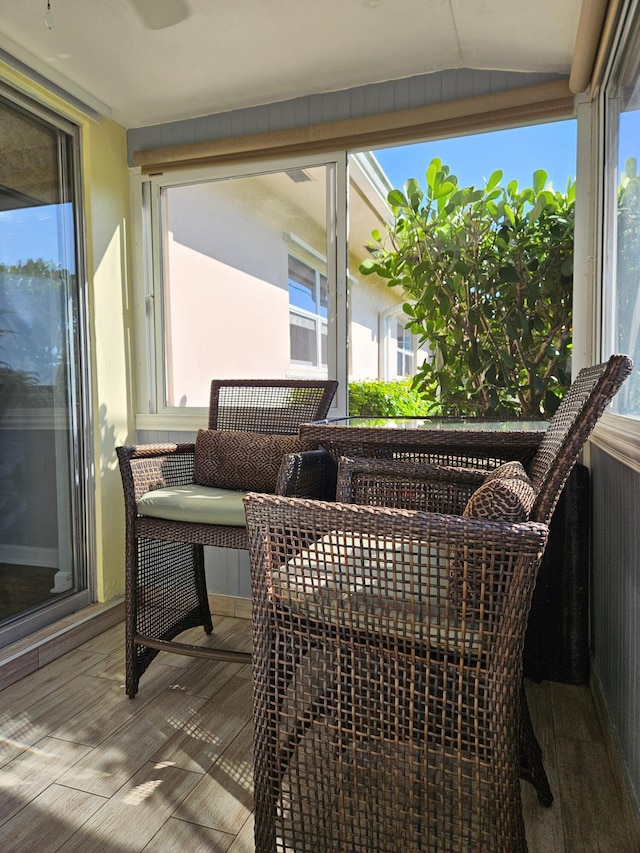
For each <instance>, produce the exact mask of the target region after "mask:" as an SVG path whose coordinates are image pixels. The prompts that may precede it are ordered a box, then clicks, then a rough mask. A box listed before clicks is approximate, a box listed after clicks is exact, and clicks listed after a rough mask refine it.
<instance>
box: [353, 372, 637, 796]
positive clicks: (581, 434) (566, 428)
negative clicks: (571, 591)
mask: <svg viewBox="0 0 640 853" xmlns="http://www.w3.org/2000/svg"><path fill="white" fill-rule="evenodd" d="M632 367H633V365H632V362H631V360H630V359H629V358H627V357H626V356H624V355H614V356H611V358H610V359H609V360H608V361H607V362H604V363H602V364H599V365H596V366H594V367H589V368H585V369H584V370H581V371H580V372H579V374H578V376H577V377H576V379H575V381H574V382H573V384H572V385H571V388H570V389H569V391H568V392H567V394H566V396H565V397H564V399H563V401H562V403H561V404H560V406H559V408H558V411H557V412H556V414H555V415H554V417H553V418H552V420H551V421H550V423H549V427H548V429H547V431H546V434H545V436H544V438H543V440H542V443H541V444H540V447H539V449H538V451H537V453H536V455H535V457H534V458H533V460H532V462H531V464H530V466H529V475H530V478H531V482H532V484H533V487H534V489H535V493H536V497H535V501H534V503H533V506H532V508H531V511H530V513H529V515H528V518H529V520H532V521H537V522H541V523H543V524H547V525H548V524H549V523H550V521H551V517H552V515H553V511H554V509H555V507H556V504H557V502H558V500H559V498H560V494H561V492H562V489H563V487H564V485H565V483H566V481H567V478H568V477H569V474H570V473H571V470H572V468H573V467H574V465H575V463H576V461H577V459H578V456H579V454H580V452H581V450H582V449H583V447H584V445H585V443H586V441H587V439H588V438H589V435H590V434H591V432H592V430H593V429H594V427H595V425H596V423H597V421H598V419H599V418H600V416H601V415H602V413H603V412H604V410H605V408H606V406H607V405H608V403H609V402H610V400H611V399H612V398H613V396H614V395H615V394H616V393H617V391H618V389H619V388H620V386H621V385H622V383H623V382H624V380H625V379H626V377H627V376H628V375H629V373H630V372H631V370H632ZM486 477H487V472H486V471H478V470H472V469H456V468H451V467H445V466H434V465H428V464H420V463H412V462H403V461H392V460H383V459H351V460H348V459H344V460H342V461H341V463H340V465H339V470H338V480H337V489H336V500H338V501H345V502H354V503H361V504H373V505H384V506H392V507H404V508H411V509H423V510H429V511H431V512H444V513H454V514H460V513H462V512H463V511H464V508H465V506H466V504H467V501H468V499H469V497H470V496H471V494H472V493H473V492H474V491H475V490H476V489H478V487H479V486H480V485H481V484H482V483H483V482H484V481H485V480H486ZM521 726H522V736H521V739H520V749H521V771H522V777H523V778H524V779H526V780H527V781H529V782H531V783H532V784H533V785H534V786H535V788H536V792H537V794H538V799H539V801H540V802H541V803H542V804H543V805H546V806H550V805H551V803H552V802H553V795H552V793H551V788H550V786H549V782H548V779H547V775H546V772H545V769H544V765H543V762H542V750H541V748H540V746H539V744H538V741H537V739H536V737H535V734H534V730H533V726H532V724H531V719H530V715H529V710H528V705H527V701H526V695H525V691H524V682H523V684H522V688H521Z"/></svg>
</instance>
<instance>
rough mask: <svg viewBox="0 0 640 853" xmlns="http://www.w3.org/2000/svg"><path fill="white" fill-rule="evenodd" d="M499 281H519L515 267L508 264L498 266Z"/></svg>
mask: <svg viewBox="0 0 640 853" xmlns="http://www.w3.org/2000/svg"><path fill="white" fill-rule="evenodd" d="M499 276H500V281H505V282H516V281H520V277H519V276H518V272H517V270H516V268H515V267H513V266H511V265H509V266H504V267H500V270H499Z"/></svg>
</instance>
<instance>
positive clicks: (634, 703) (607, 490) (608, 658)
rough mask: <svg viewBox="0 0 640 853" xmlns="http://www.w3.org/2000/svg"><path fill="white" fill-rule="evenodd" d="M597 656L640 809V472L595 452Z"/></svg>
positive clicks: (594, 634) (594, 631)
mask: <svg viewBox="0 0 640 853" xmlns="http://www.w3.org/2000/svg"><path fill="white" fill-rule="evenodd" d="M591 480H592V490H593V519H594V520H593V577H592V595H591V600H592V630H591V641H592V655H593V670H594V675H595V677H596V678H597V679H598V680H599V682H600V685H601V688H602V694H603V697H604V701H605V705H606V709H607V712H608V715H609V720H610V723H611V728H612V731H613V734H614V737H615V740H616V742H617V746H618V749H619V752H620V757H621V760H622V762H623V764H624V766H625V768H626V771H627V773H628V778H629V781H630V784H631V787H632V789H633V794H634V797H635V801H636V805H637V806H638V805H640V524H639V521H640V474H639V473H637V472H636V471H634V470H632V469H630V468H628V467H627V466H626V465H624V464H623V463H621V462H619V461H618V460H616V459H614V458H613V457H611V456H610V455H609V454H607V453H606V452H605V451H604V450H602V449H600V448H597V447H592V449H591Z"/></svg>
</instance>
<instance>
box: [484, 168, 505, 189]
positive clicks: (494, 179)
mask: <svg viewBox="0 0 640 853" xmlns="http://www.w3.org/2000/svg"><path fill="white" fill-rule="evenodd" d="M502 175H503V171H502V169H496V171H495V172H493V174H492V175H491V176H490V177H489V180H488V181H487V183H486V184H485V190H487V191H490V190H492V189H493V188H494V187H497V186H498V184H499V183H500V181H501V180H502Z"/></svg>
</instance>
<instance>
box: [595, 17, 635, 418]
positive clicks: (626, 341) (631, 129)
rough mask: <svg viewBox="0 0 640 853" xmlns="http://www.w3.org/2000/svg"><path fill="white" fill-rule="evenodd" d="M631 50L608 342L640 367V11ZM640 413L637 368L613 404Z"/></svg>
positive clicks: (616, 98) (613, 128) (615, 127)
mask: <svg viewBox="0 0 640 853" xmlns="http://www.w3.org/2000/svg"><path fill="white" fill-rule="evenodd" d="M626 43H627V48H626V50H624V51H623V52H622V53H621V60H620V61H619V62H618V64H617V66H616V68H615V69H614V71H613V74H612V76H611V83H610V84H609V85H608V87H607V101H606V114H607V125H608V135H607V139H608V144H609V148H608V151H607V152H606V158H607V167H606V170H605V175H606V190H605V192H606V194H607V196H608V200H609V201H608V205H607V217H608V227H607V233H608V234H609V237H610V240H611V244H610V246H609V247H608V248H609V251H608V252H607V260H606V268H605V274H604V281H605V287H606V290H605V292H604V305H605V322H604V325H603V337H604V340H603V345H604V350H605V355H606V354H607V353H608V352H622V353H626V354H628V355H629V356H631V358H632V359H633V361H634V363H635V364H636V365H640V288H639V287H638V282H639V281H640V68H639V65H638V55H639V54H640V14H636V20H635V24H634V25H632V26H631V27H630V29H629V35H628V38H627V42H626ZM611 408H612V410H613V411H615V412H617V413H618V414H622V415H627V416H632V417H640V373H639V372H638V370H637V369H636V370H635V371H634V373H633V374H632V375H631V376H630V377H629V379H628V380H627V382H625V384H624V386H623V387H622V389H621V391H620V393H619V394H617V395H616V397H615V398H614V401H613V403H612V406H611Z"/></svg>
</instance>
